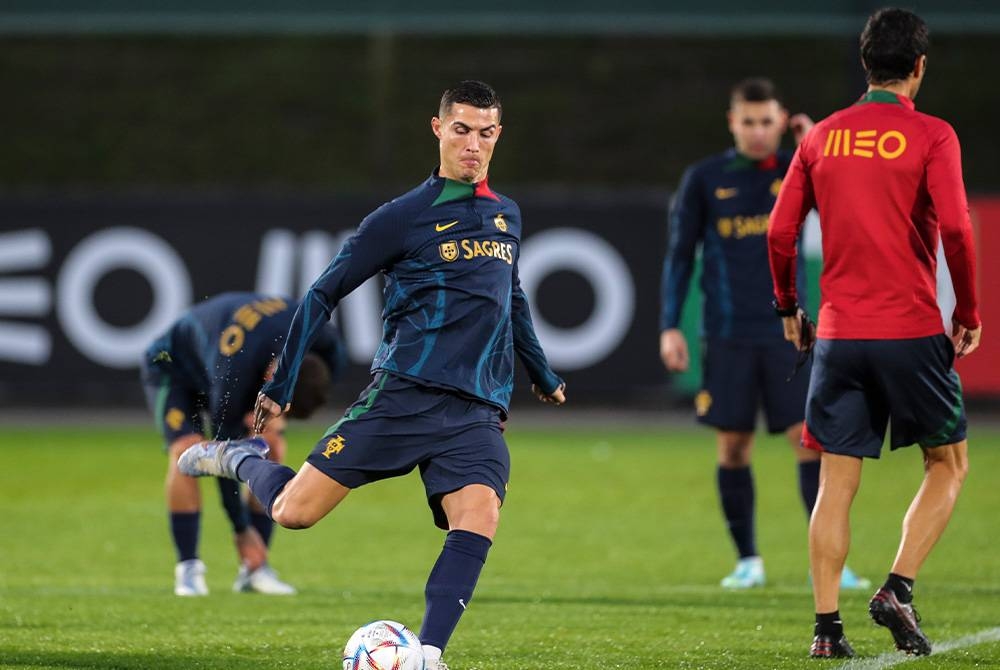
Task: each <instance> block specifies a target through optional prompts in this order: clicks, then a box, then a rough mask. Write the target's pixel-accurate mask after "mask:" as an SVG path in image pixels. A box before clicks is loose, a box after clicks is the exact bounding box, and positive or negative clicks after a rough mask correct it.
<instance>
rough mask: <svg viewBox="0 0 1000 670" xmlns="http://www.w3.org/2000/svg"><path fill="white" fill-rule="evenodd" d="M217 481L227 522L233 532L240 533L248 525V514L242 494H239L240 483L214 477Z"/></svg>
mask: <svg viewBox="0 0 1000 670" xmlns="http://www.w3.org/2000/svg"><path fill="white" fill-rule="evenodd" d="M215 481H217V482H219V495H220V496H221V497H222V507H223V509H225V510H226V516H228V517H229V523H230V524H232V526H233V532H234V533H242V532H243V531H245V530H246V529H247V526H249V525H250V515H249V512H248V510H247V506H246V504H245V503H244V502H243V496H241V495H240V483H239V482H234V481H233V480H232V479H222V478H219V479H216V480H215Z"/></svg>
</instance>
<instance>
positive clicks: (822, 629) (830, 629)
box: [815, 610, 844, 638]
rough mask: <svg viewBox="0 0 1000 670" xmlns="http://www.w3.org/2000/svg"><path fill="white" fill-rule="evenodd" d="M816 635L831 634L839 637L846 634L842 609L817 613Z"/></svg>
mask: <svg viewBox="0 0 1000 670" xmlns="http://www.w3.org/2000/svg"><path fill="white" fill-rule="evenodd" d="M815 631H816V632H815V635H829V636H831V637H834V638H839V637H840V636H841V635H843V634H844V622H843V621H841V620H840V610H836V611H835V612H828V613H826V614H820V613H819V612H817V613H816V628H815Z"/></svg>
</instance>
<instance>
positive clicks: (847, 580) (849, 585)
mask: <svg viewBox="0 0 1000 670" xmlns="http://www.w3.org/2000/svg"><path fill="white" fill-rule="evenodd" d="M871 587H872V580H870V579H865V578H864V577H859V576H858V574H857V573H856V572H854V570H851V569H850V568H849V567H847V566H846V565H845V566H844V569H843V571H841V573H840V588H842V589H850V590H860V591H867V590H868V589H870V588H871Z"/></svg>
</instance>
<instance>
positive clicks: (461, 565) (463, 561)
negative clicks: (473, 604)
mask: <svg viewBox="0 0 1000 670" xmlns="http://www.w3.org/2000/svg"><path fill="white" fill-rule="evenodd" d="M492 544H493V543H492V542H491V541H490V539H489V538H487V537H484V536H483V535H479V534H477V533H472V532H469V531H467V530H453V531H451V532H450V533H448V536H447V537H446V538H445V541H444V548H443V549H442V550H441V555H440V556H438V559H437V563H435V564H434V568H433V569H432V570H431V574H430V576H429V577H428V578H427V588H426V589H424V596H425V598H426V602H427V609H426V610H425V611H424V623H423V626H422V627H421V629H420V642H421V644H424V645H429V646H432V647H437V648H438V649H441V650H443V649H444V648H445V645H447V644H448V639H449V638H450V637H451V634H452V633H453V632H454V631H455V626H457V625H458V620H459V619H460V618H462V613H463V612H465V608H466V607H467V606H468V605H469V601H471V600H472V592H473V590H474V589H475V588H476V582H477V581H478V580H479V573H480V571H481V570H482V569H483V564H484V563H486V554H487V553H488V552H489V550H490V546H492Z"/></svg>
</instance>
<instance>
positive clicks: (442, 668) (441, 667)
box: [426, 660, 448, 670]
mask: <svg viewBox="0 0 1000 670" xmlns="http://www.w3.org/2000/svg"><path fill="white" fill-rule="evenodd" d="M426 670H448V666H447V665H445V662H444V661H442V660H438V662H437V663H429V664H428V665H427V668H426Z"/></svg>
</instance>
